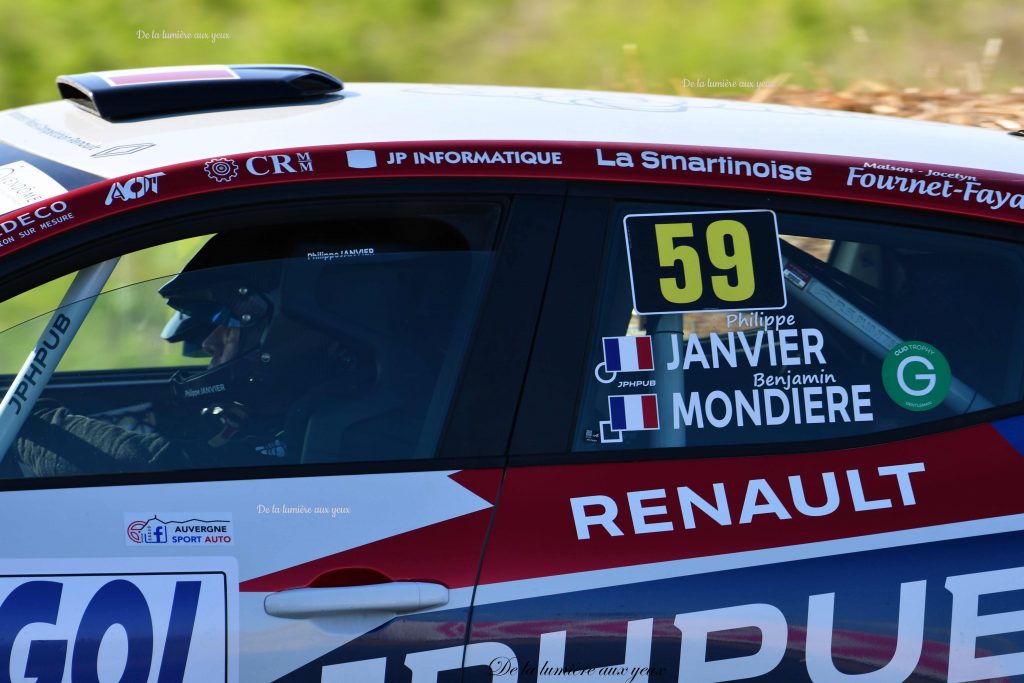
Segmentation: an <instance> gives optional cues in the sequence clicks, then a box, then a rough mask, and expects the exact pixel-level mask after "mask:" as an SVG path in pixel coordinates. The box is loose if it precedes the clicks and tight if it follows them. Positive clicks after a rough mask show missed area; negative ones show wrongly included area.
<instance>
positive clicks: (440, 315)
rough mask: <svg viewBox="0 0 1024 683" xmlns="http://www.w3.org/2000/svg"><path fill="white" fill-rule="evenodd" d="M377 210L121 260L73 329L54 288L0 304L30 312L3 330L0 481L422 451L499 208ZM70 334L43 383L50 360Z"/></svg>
mask: <svg viewBox="0 0 1024 683" xmlns="http://www.w3.org/2000/svg"><path fill="white" fill-rule="evenodd" d="M380 213H381V214H383V215H380V216H374V215H373V213H372V212H369V213H368V212H367V210H366V209H365V208H363V209H362V210H361V212H360V213H359V216H360V217H352V218H346V219H339V220H337V221H334V222H330V223H322V224H315V225H305V226H302V227H299V228H296V227H289V228H288V229H287V230H281V229H280V228H278V227H275V228H260V229H255V228H244V227H243V228H240V229H235V230H228V231H225V232H221V233H218V234H216V235H212V236H207V237H204V238H195V239H191V240H185V241H182V242H175V243H169V244H165V245H162V246H161V247H158V248H155V249H150V250H146V251H143V252H136V253H132V254H127V255H125V256H123V257H122V258H121V260H120V262H119V264H118V266H117V268H116V269H115V271H114V274H113V276H112V277H111V279H110V281H109V282H108V283H107V286H106V287H105V288H104V291H103V293H102V294H100V295H99V296H93V297H92V299H93V303H92V307H91V309H90V310H89V311H88V313H87V314H86V315H85V316H84V320H83V322H82V324H81V327H80V329H78V330H77V332H76V331H75V330H74V318H75V315H73V314H72V312H71V311H72V308H71V307H72V306H75V304H74V303H73V302H72V301H71V299H74V298H75V297H74V296H73V295H72V294H71V292H73V291H74V288H75V285H66V284H64V282H67V278H62V282H56V283H50V284H49V285H47V286H44V287H42V288H38V289H36V290H31V291H29V292H26V293H25V294H24V295H21V296H19V297H14V298H13V299H11V300H9V301H7V302H5V303H4V304H0V313H7V315H8V316H9V315H11V312H13V313H14V314H15V315H18V314H19V312H23V311H25V310H26V309H33V308H34V310H33V313H31V314H29V315H33V314H34V317H32V319H30V320H28V321H27V322H24V323H22V324H18V325H13V326H11V325H9V324H5V325H4V327H6V328H7V329H5V330H4V331H2V332H0V348H3V349H4V351H5V356H6V358H5V359H4V361H3V362H4V367H3V370H4V371H6V372H7V373H9V374H8V382H7V383H8V384H10V385H11V390H10V391H9V393H8V397H7V401H6V403H5V405H4V406H3V409H2V410H0V432H3V431H5V430H7V429H9V425H11V424H14V425H16V428H17V429H18V431H17V436H16V438H14V440H13V442H12V444H11V446H10V448H8V449H7V452H6V456H5V457H4V459H3V461H2V462H0V472H2V474H3V476H6V477H17V476H30V477H42V476H55V475H78V474H99V473H116V472H133V471H162V470H182V469H197V468H207V467H237V466H241V467H245V466H265V465H278V464H296V463H315V462H338V461H347V462H358V461H375V460H404V459H415V458H430V457H433V456H434V454H435V452H436V449H437V446H438V443H439V441H440V438H441V434H442V429H443V427H444V425H445V424H446V416H447V413H448V409H449V406H450V404H451V402H452V398H453V396H454V395H455V392H456V388H457V386H458V381H459V379H460V372H461V368H462V361H463V358H464V356H465V351H466V348H467V345H468V340H469V339H471V338H472V336H473V335H472V332H473V329H474V325H475V322H476V319H477V316H478V313H479V307H480V303H481V301H482V299H483V294H484V292H485V291H486V288H487V285H488V283H489V279H490V274H491V268H492V265H493V264H492V259H493V248H494V244H495V241H496V235H497V228H498V218H499V216H500V208H499V207H498V206H496V205H489V204H486V205H485V204H480V205H474V206H472V207H468V208H465V210H463V209H453V210H452V213H451V215H448V214H446V213H442V214H439V215H423V214H422V212H420V213H417V214H416V215H401V216H396V215H394V214H395V213H396V212H395V211H394V210H390V211H382V212H380ZM363 214H366V215H365V216H363ZM68 287H70V288H71V289H68ZM64 290H67V293H65V291H64ZM46 296H50V297H53V298H52V299H51V300H50V303H49V308H52V307H53V305H54V304H55V303H58V302H60V300H61V297H62V296H63V297H64V298H65V301H64V302H63V303H62V304H61V306H60V307H58V308H57V309H56V310H54V311H52V312H51V313H49V314H45V315H39V314H38V312H39V311H40V310H46V305H45V304H41V303H40V299H41V298H42V297H46ZM65 312H67V315H66V316H64V315H63V313H65ZM21 314H22V315H24V314H23V313H21ZM7 319H8V320H9V319H10V318H7ZM69 319H70V320H72V323H71V324H69V323H68V322H67V320H69ZM65 336H66V337H67V338H68V340H67V341H68V342H69V343H68V345H67V351H66V355H65V356H64V358H63V360H61V361H60V363H59V365H57V367H56V372H55V373H54V374H53V375H52V377H49V378H47V376H46V371H47V369H46V368H42V367H39V366H41V365H46V364H47V352H46V349H47V348H49V347H50V346H51V345H53V346H56V345H58V344H59V343H60V344H62V343H64V342H65V340H64V339H63V337H65ZM55 340H56V341H55ZM40 349H42V350H43V351H44V353H43V354H42V356H40V354H39V351H40ZM53 353H56V352H55V351H54V352H53ZM27 356H28V357H31V358H35V359H37V361H33V360H31V359H30V360H29V361H28V362H27V363H25V362H24V359H25V358H26V357H27ZM52 358H53V355H52V354H51V355H50V356H49V359H50V360H51V361H52ZM15 361H17V362H15ZM49 364H50V365H52V363H49ZM19 368H20V373H21V374H19V375H18V376H17V377H15V376H14V375H15V373H17V372H19Z"/></svg>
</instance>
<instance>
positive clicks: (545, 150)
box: [0, 141, 1024, 257]
mask: <svg viewBox="0 0 1024 683" xmlns="http://www.w3.org/2000/svg"><path fill="white" fill-rule="evenodd" d="M619 153H622V154H625V155H627V156H628V157H630V158H632V159H637V160H639V159H641V158H642V157H641V155H642V154H647V155H654V156H657V157H658V158H662V157H664V158H666V159H672V158H680V157H685V156H688V155H689V156H692V157H693V158H695V159H696V158H703V159H712V158H713V159H714V160H715V161H716V165H715V168H716V169H718V170H716V171H715V172H711V171H684V170H681V169H680V168H678V163H679V162H678V161H677V162H675V165H673V164H660V163H659V164H657V166H656V167H652V168H648V167H646V166H645V165H644V164H634V166H632V167H620V166H618V165H609V164H608V163H607V160H608V159H615V158H616V155H617V154H619ZM270 155H284V157H287V159H288V163H289V165H290V168H291V169H292V170H293V171H294V172H290V171H289V172H281V173H273V172H268V168H269V167H268V164H270V163H271V161H270V159H269V156H270ZM216 159H217V161H218V162H220V163H221V164H222V165H223V168H221V167H218V166H210V167H207V166H206V162H207V161H213V159H200V160H197V161H191V162H187V163H182V164H177V165H173V166H166V167H162V168H156V169H150V170H148V171H146V170H140V171H138V172H136V173H133V174H131V175H128V176H122V177H120V178H116V179H113V180H105V181H102V182H99V183H95V184H93V185H88V186H86V187H82V188H79V189H77V190H74V191H72V192H68V193H66V194H64V195H61V196H59V197H55V198H51V199H48V200H44V201H41V202H37V203H35V204H31V205H29V206H26V207H23V208H21V209H18V210H16V211H13V212H10V213H8V214H6V215H4V216H2V217H0V257H3V256H4V255H5V254H9V253H11V252H13V251H15V250H17V249H20V248H22V247H24V246H27V245H29V244H32V243H34V242H37V241H39V240H42V239H46V238H48V237H50V236H52V235H56V234H59V233H61V232H64V231H65V230H68V229H71V228H81V227H82V226H84V225H86V224H87V223H91V222H93V221H95V220H98V219H100V218H104V217H107V216H112V215H116V214H119V213H122V212H124V211H128V210H131V209H135V208H138V207H140V206H144V205H150V204H157V203H160V202H164V201H168V200H173V199H179V198H182V197H189V196H193V195H198V194H204V193H207V192H213V191H217V190H220V191H224V190H230V189H234V188H239V187H253V186H263V185H269V184H277V183H287V182H296V181H316V180H349V179H357V178H363V179H373V178H378V179H383V178H438V177H494V178H548V179H553V180H595V181H612V182H624V183H656V184H668V185H683V186H699V187H717V188H732V189H737V190H758V191H762V192H772V193H779V192H781V193H788V194H794V195H806V196H815V197H827V198H834V199H841V200H852V201H858V202H870V203H876V204H888V205H893V206H905V207H912V208H917V209H925V210H933V211H943V212H946V213H953V214H963V215H971V216H979V217H983V218H989V219H994V220H1001V221H1008V222H1012V223H1024V193H1022V176H1021V175H1018V174H1012V173H1000V172H994V171H982V170H977V169H964V168H958V167H951V166H938V165H926V164H919V163H911V162H906V161H899V160H886V159H865V158H855V157H840V156H824V155H814V154H794V153H789V152H775V151H764V150H745V149H727V148H710V147H682V146H674V145H638V144H622V143H618V144H605V143H593V142H530V141H517V142H509V141H444V142H430V143H423V142H391V143H376V144H372V143H371V144H362V145H355V144H352V145H332V146H322V147H305V148H298V149H283V150H266V151H253V152H249V153H245V154H236V155H232V156H230V157H216ZM719 159H721V160H723V161H722V162H719V161H718V160H719ZM249 162H253V163H252V164H250V163H249ZM602 162H603V163H602ZM232 163H233V164H234V166H232ZM741 164H742V165H741ZM235 166H237V168H238V170H237V172H235V170H234V167H235ZM748 167H749V168H751V169H753V168H755V167H756V168H757V169H758V170H759V172H760V171H762V170H763V169H764V168H768V169H773V168H774V169H776V170H778V169H782V168H785V169H786V171H787V175H786V177H785V178H784V177H782V176H781V175H779V176H778V177H770V176H769V177H761V176H758V175H753V174H752V173H751V174H748V173H747V172H746V170H745V169H747V168H748ZM885 167H893V168H896V167H898V168H904V169H910V170H909V171H908V172H903V171H901V172H899V173H903V176H900V177H904V176H905V178H904V180H908V179H912V180H913V181H914V182H913V183H910V182H909V181H908V182H896V181H895V180H893V182H888V181H887V182H885V183H882V182H880V181H879V178H882V176H885V174H889V175H893V174H896V175H898V172H896V171H885V170H880V169H882V168H885ZM723 168H724V169H725V170H722V169H723ZM730 169H731V170H730ZM737 169H744V170H742V171H738V170H737ZM796 169H799V170H800V172H799V173H797V172H796ZM930 172H934V173H935V174H937V175H929V173H930ZM789 174H792V175H789ZM943 174H949V175H948V177H947V176H946V175H943ZM868 176H871V177H868ZM915 176H916V177H915ZM148 177H149V179H148V180H147V178H148ZM885 177H888V176H885ZM931 177H941V178H943V179H942V180H934V181H930V182H923V181H922V182H920V183H919V182H917V181H918V180H920V179H922V178H931ZM153 178H158V180H159V182H158V183H154V182H152V180H153ZM894 178H895V176H894ZM965 178H969V180H968V179H965ZM897 180H898V178H897ZM869 181H870V182H869ZM935 183H938V184H939V185H941V186H942V187H940V188H938V189H941V190H942V192H938V191H935V192H933V191H932V190H936V188H935V187H932V185H934V184H935ZM946 183H948V184H949V186H948V187H946V186H945V184H946ZM880 187H885V188H889V189H880ZM911 187H913V188H915V189H913V190H911V189H907V188H911ZM918 190H920V191H918ZM946 190H948V192H947V191H946ZM222 196H223V197H224V199H225V201H227V200H228V198H229V195H228V194H223V195H222ZM997 196H1001V197H1003V198H1004V199H1005V198H1006V197H1009V200H1008V201H1004V202H1003V203H1001V204H999V203H998V202H996V203H995V204H993V203H989V199H991V198H992V197H997ZM54 203H57V207H56V208H55V207H54V206H53V205H54ZM27 227H35V228H36V230H35V232H30V231H28V230H26V229H25V228H27ZM783 227H784V226H783Z"/></svg>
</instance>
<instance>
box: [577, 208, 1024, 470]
mask: <svg viewBox="0 0 1024 683" xmlns="http://www.w3.org/2000/svg"><path fill="white" fill-rule="evenodd" d="M843 213H845V214H847V215H848V213H849V212H848V209H846V210H844V211H843ZM837 214H839V211H837ZM614 220H615V224H614V225H613V226H612V232H611V238H610V245H611V246H610V248H609V252H608V254H607V256H606V262H605V266H604V277H603V285H602V286H603V293H602V295H601V299H600V302H599V312H598V318H597V327H596V329H595V331H594V334H593V340H592V344H591V350H590V357H589V361H588V364H587V366H586V367H587V368H588V370H589V372H588V374H587V375H586V377H585V379H584V383H583V388H582V393H581V397H582V398H581V403H580V405H579V411H578V418H577V424H576V431H575V436H574V442H573V450H577V451H583V450H605V449H617V448H618V449H627V448H628V449H643V448H662V447H680V446H698V447H699V446H722V445H736V444H757V443H769V442H776V443H779V442H797V441H806V440H819V439H834V438H841V437H846V436H852V435H859V434H866V433H871V432H879V431H885V430H891V429H895V428H900V427H906V426H910V425H918V424H922V423H928V422H935V421H941V420H944V419H946V418H950V417H953V416H956V415H962V414H965V413H970V412H974V411H978V410H982V409H985V408H990V407H993V406H1000V405H1005V404H1010V403H1014V402H1018V401H1020V400H1021V399H1022V398H1024V354H1021V353H1020V352H1019V351H1018V349H1019V348H1020V344H1021V343H1022V341H1024V317H1022V314H1024V245H1021V244H1017V243H1010V242H1003V241H998V240H994V239H988V238H983V237H973V236H965V235H959V234H949V233H942V232H936V231H930V230H923V229H919V228H913V227H908V226H904V225H898V224H886V223H877V222H868V221H855V220H849V219H847V218H831V217H823V216H810V215H803V214H797V213H786V212H772V211H744V210H735V211H723V210H721V209H715V210H708V209H702V208H701V207H699V206H679V205H652V204H643V205H620V206H619V207H618V208H617V213H616V216H615V218H614Z"/></svg>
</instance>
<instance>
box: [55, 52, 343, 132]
mask: <svg viewBox="0 0 1024 683" xmlns="http://www.w3.org/2000/svg"><path fill="white" fill-rule="evenodd" d="M344 87H345V86H344V84H342V82H341V81H339V80H338V79H337V78H335V77H334V76H332V75H330V74H329V73H326V72H324V71H320V70H319V69H314V68H312V67H308V66H295V65H284V64H271V65H256V64H244V65H238V66H174V67H157V68H151V69H127V70H123V71H97V72H93V73H85V74H75V75H73V76H58V77H57V89H58V90H60V94H61V97H62V98H64V99H65V100H68V101H70V102H73V103H74V104H77V105H78V106H79V107H81V108H82V109H85V110H86V111H89V112H92V113H93V114H96V115H98V116H101V117H103V118H104V119H106V120H108V121H118V120H122V119H133V118H139V117H143V116H160V115H161V114H170V113H175V112H186V111H202V110H206V109H221V108H227V107H240V106H245V105H259V104H278V103H287V102H302V101H307V100H311V99H314V98H318V97H323V96H324V95H328V94H330V93H334V92H338V91H339V90H341V89H342V88H344Z"/></svg>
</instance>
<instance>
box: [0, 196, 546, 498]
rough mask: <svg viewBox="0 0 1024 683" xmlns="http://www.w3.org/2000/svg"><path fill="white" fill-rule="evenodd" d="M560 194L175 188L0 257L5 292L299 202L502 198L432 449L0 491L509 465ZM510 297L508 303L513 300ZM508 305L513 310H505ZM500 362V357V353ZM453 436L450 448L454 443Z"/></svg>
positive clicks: (6, 483) (322, 205)
mask: <svg viewBox="0 0 1024 683" xmlns="http://www.w3.org/2000/svg"><path fill="white" fill-rule="evenodd" d="M564 195H565V184H564V183H562V182H560V181H536V180H527V181H520V180H515V179H510V180H491V179H474V180H465V179H458V180H448V179H416V180H405V179H401V180H390V181H361V180H352V181H326V182H317V183H302V184H293V185H288V186H273V187H268V188H251V189H250V188H241V189H236V190H221V191H218V192H216V193H211V194H204V195H201V196H197V197H188V198H182V199H174V200H170V201H168V202H166V203H161V204H158V205H155V206H154V205H149V206H141V207H139V208H138V209H136V210H133V211H129V212H126V213H123V214H119V215H116V216H112V217H110V218H106V219H100V220H97V221H95V222H93V223H91V224H89V225H87V226H79V227H76V228H75V229H73V230H69V231H67V232H66V233H62V234H61V235H60V236H59V237H54V238H51V239H46V240H42V241H40V242H37V243H35V244H32V245H29V246H27V247H25V248H23V249H21V250H19V251H17V252H14V253H12V254H9V255H7V256H5V257H4V258H3V260H2V261H0V268H2V272H3V273H4V276H3V277H2V278H0V299H6V298H9V297H10V296H13V295H15V294H18V293H20V292H23V291H27V290H29V289H32V288H33V287H36V286H38V285H40V284H42V283H45V282H47V281H49V280H51V279H55V278H56V277H59V276H61V275H64V274H67V273H69V272H74V271H76V270H78V269H80V268H83V267H85V266H87V265H90V264H92V263H96V262H99V261H102V260H104V259H106V258H110V257H111V256H113V255H115V254H126V253H130V252H132V251H137V250H139V249H143V248H146V247H150V246H154V245H156V244H162V243H166V242H170V241H174V240H176V239H182V238H185V237H192V236H197V235H203V234H209V233H211V232H217V228H216V226H217V224H218V223H222V222H223V221H224V220H225V219H227V218H228V217H231V219H232V220H234V221H236V222H237V223H243V222H246V221H249V222H251V223H252V224H253V225H258V224H273V223H274V221H275V220H278V219H279V218H281V217H283V216H285V215H287V213H288V212H289V211H295V210H296V209H298V208H302V209H305V210H307V211H310V212H316V213H317V214H322V215H323V216H324V217H326V218H329V217H330V216H331V214H330V213H329V212H330V210H331V209H334V208H337V207H339V206H342V205H343V206H348V207H351V206H353V205H354V204H356V203H359V204H360V205H368V206H372V205H374V204H379V205H385V202H386V204H387V205H389V206H390V205H391V204H393V203H394V202H396V201H399V200H401V201H403V202H405V203H406V204H409V205H413V204H415V203H417V202H419V203H426V204H430V205H432V206H433V207H442V206H445V205H447V206H458V205H460V204H462V205H466V204H469V203H480V202H486V203H497V204H500V205H501V206H502V208H501V215H500V216H499V219H498V225H497V231H496V235H497V237H496V244H494V246H493V249H494V250H493V253H494V256H495V258H494V266H493V270H492V272H491V274H490V279H489V285H488V287H489V289H488V291H487V293H486V296H485V298H484V299H483V300H482V301H481V304H480V308H479V311H478V315H477V320H476V325H475V330H474V332H473V333H472V335H471V338H470V340H469V342H468V343H469V346H468V347H467V352H466V355H465V361H464V363H463V366H462V368H461V369H460V371H459V374H458V379H457V381H456V389H455V390H454V394H453V398H452V401H451V404H450V406H449V410H448V415H447V416H446V418H445V421H446V424H445V425H444V426H443V428H442V431H441V435H440V437H439V440H438V448H437V455H436V456H435V457H433V458H428V459H403V460H384V461H372V462H337V463H305V464H294V465H291V464H289V465H278V466H252V467H241V468H211V469H201V470H180V471H164V472H145V473H117V474H104V475H87V476H72V477H44V478H15V479H3V480H0V491H8V490H34V489H59V488H74V487H83V486H84V487H96V486H119V485H138V484H149V483H176V482H193V481H223V480H238V479H259V478H288V477H309V476H334V475H344V474H366V473H386V472H412V471H438V470H461V469H477V468H494V467H502V466H504V465H505V463H506V460H507V446H508V441H509V435H510V433H511V431H512V425H513V420H514V414H515V407H516V406H517V405H518V403H519V392H520V389H521V386H522V383H523V378H524V377H525V372H526V365H527V360H528V358H529V353H530V350H531V348H532V343H533V339H534V332H535V326H536V322H537V319H538V317H539V311H540V305H541V301H542V297H543V293H544V285H545V283H546V281H547V271H548V268H549V267H550V263H551V254H552V251H553V248H554V244H555V240H556V237H557V231H558V225H559V218H560V215H561V211H562V203H563V200H564ZM513 303H514V304H515V306H514V307H513V306H512V304H513ZM510 310H513V311H514V315H510ZM499 358H500V360H501V362H496V360H497V359H499ZM449 443H452V444H453V447H452V449H451V452H450V453H449V449H448V444H449Z"/></svg>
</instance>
